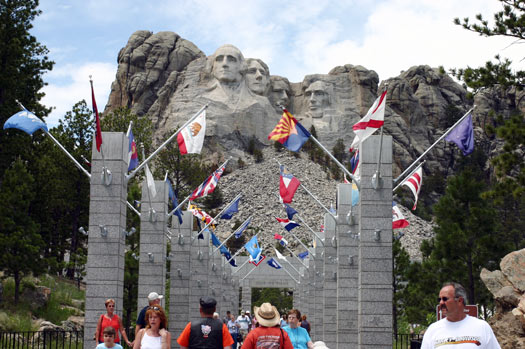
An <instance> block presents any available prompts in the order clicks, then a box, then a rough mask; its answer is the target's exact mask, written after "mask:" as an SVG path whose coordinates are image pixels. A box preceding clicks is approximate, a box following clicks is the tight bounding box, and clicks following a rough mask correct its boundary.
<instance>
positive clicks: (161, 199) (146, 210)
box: [137, 180, 168, 314]
mask: <svg viewBox="0 0 525 349" xmlns="http://www.w3.org/2000/svg"><path fill="white" fill-rule="evenodd" d="M155 188H156V190H157V195H156V196H155V197H153V198H150V193H149V190H148V185H147V183H146V180H144V183H143V184H142V201H141V211H140V244H139V248H140V259H139V280H138V294H137V314H138V312H140V311H141V310H142V308H144V307H145V306H146V305H147V304H148V299H147V297H148V294H149V293H150V292H157V293H158V294H161V295H164V294H165V292H166V246H167V241H166V240H167V238H166V228H167V218H166V212H167V210H168V184H167V183H166V182H165V181H155ZM151 209H153V211H152V210H151ZM161 306H162V307H165V304H164V299H162V301H161Z"/></svg>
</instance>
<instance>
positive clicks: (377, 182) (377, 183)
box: [350, 84, 388, 210]
mask: <svg viewBox="0 0 525 349" xmlns="http://www.w3.org/2000/svg"><path fill="white" fill-rule="evenodd" d="M387 88H388V84H385V88H384V90H383V92H385V91H386V89H387ZM385 98H386V95H385ZM385 104H386V100H385ZM383 128H384V126H381V134H380V136H381V137H380V140H379V158H378V159H377V169H376V173H374V175H373V176H372V187H373V188H374V189H378V188H381V187H382V186H383V181H382V179H381V154H382V153H383ZM351 207H352V206H350V210H352V208H351Z"/></svg>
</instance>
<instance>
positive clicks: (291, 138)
mask: <svg viewBox="0 0 525 349" xmlns="http://www.w3.org/2000/svg"><path fill="white" fill-rule="evenodd" d="M308 138H310V132H308V131H306V129H305V128H304V127H303V126H302V125H301V124H300V123H299V122H298V121H297V120H296V119H295V118H294V117H293V115H292V114H290V112H288V110H286V109H283V116H282V118H281V120H279V122H278V123H277V125H276V126H275V128H274V129H273V131H272V132H270V134H269V135H268V139H271V140H274V141H277V142H279V143H281V144H282V145H284V146H285V147H286V148H287V149H288V150H291V151H299V149H301V147H302V146H303V144H304V143H305V142H306V141H307V140H308Z"/></svg>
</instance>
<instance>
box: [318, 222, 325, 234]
mask: <svg viewBox="0 0 525 349" xmlns="http://www.w3.org/2000/svg"><path fill="white" fill-rule="evenodd" d="M319 232H321V233H324V224H321V228H320V229H319Z"/></svg>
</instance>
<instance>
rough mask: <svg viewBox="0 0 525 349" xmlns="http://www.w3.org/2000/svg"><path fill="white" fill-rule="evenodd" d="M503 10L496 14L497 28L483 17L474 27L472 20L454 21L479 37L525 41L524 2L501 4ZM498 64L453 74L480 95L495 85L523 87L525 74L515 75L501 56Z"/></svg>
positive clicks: (511, 0)
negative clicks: (480, 92)
mask: <svg viewBox="0 0 525 349" xmlns="http://www.w3.org/2000/svg"><path fill="white" fill-rule="evenodd" d="M499 1H500V2H501V4H502V6H503V10H501V11H499V12H496V13H495V14H494V24H493V25H492V26H489V22H488V21H487V20H485V19H484V18H483V16H482V15H481V14H478V15H476V23H474V24H472V23H471V22H470V19H469V18H464V19H463V20H462V21H461V20H460V19H459V18H455V19H454V23H455V24H456V25H460V26H462V27H463V28H465V29H467V30H470V31H472V32H474V33H478V34H479V35H482V36H486V37H489V36H506V37H512V38H515V39H517V41H516V42H515V43H518V42H521V41H522V40H523V39H525V31H524V30H523V28H525V5H524V3H523V1H522V0H499ZM495 58H496V62H495V63H493V62H487V63H485V66H484V67H480V68H470V67H467V68H465V69H458V70H456V69H453V70H452V71H451V73H452V74H453V75H454V76H456V77H457V78H458V79H461V80H463V81H464V82H465V84H466V85H467V86H468V87H470V88H472V89H474V91H477V90H479V89H481V88H484V87H489V86H494V85H496V84H499V85H502V86H505V87H508V86H518V87H519V88H522V87H523V84H524V79H525V72H523V71H517V72H513V71H512V70H511V69H510V65H511V61H510V60H508V59H504V60H501V59H500V57H499V55H497V56H496V57H495Z"/></svg>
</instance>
